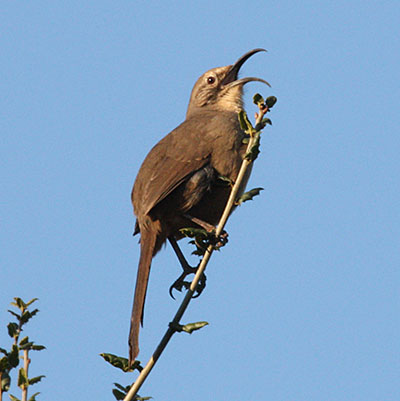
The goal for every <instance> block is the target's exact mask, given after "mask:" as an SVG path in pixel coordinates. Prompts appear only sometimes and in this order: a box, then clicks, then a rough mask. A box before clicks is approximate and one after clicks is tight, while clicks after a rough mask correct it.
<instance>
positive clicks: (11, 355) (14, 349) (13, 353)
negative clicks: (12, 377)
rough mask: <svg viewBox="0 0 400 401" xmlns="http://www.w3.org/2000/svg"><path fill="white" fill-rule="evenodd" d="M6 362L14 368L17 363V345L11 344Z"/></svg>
mask: <svg viewBox="0 0 400 401" xmlns="http://www.w3.org/2000/svg"><path fill="white" fill-rule="evenodd" d="M8 363H9V364H10V366H11V367H13V368H16V367H17V366H18V365H19V348H18V345H15V344H14V345H13V346H12V348H11V352H10V353H9V354H8Z"/></svg>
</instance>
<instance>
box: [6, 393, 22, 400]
mask: <svg viewBox="0 0 400 401" xmlns="http://www.w3.org/2000/svg"><path fill="white" fill-rule="evenodd" d="M8 396H9V397H10V400H11V401H21V400H20V399H19V398H17V397H14V396H13V395H12V394H8Z"/></svg>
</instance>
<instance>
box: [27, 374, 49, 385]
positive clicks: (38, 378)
mask: <svg viewBox="0 0 400 401" xmlns="http://www.w3.org/2000/svg"><path fill="white" fill-rule="evenodd" d="M43 377H46V376H45V375H40V376H36V377H32V379H28V382H29V384H30V385H32V384H36V383H39V382H40V381H41V380H42V379H43Z"/></svg>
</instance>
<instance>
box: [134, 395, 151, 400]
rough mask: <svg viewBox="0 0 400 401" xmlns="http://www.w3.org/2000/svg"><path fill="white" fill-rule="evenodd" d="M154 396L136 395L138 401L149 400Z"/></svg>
mask: <svg viewBox="0 0 400 401" xmlns="http://www.w3.org/2000/svg"><path fill="white" fill-rule="evenodd" d="M152 398H153V397H139V396H136V400H137V401H147V400H151V399H152Z"/></svg>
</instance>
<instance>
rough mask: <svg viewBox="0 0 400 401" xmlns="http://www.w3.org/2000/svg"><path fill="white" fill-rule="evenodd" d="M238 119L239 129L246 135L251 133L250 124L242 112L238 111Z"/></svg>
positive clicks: (251, 127) (245, 114)
mask: <svg viewBox="0 0 400 401" xmlns="http://www.w3.org/2000/svg"><path fill="white" fill-rule="evenodd" d="M238 117H239V123H240V128H241V129H242V130H243V131H244V132H247V133H251V132H253V130H254V128H253V126H252V125H251V122H250V120H249V118H248V117H247V113H246V112H245V111H244V110H241V111H239V115H238Z"/></svg>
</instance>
